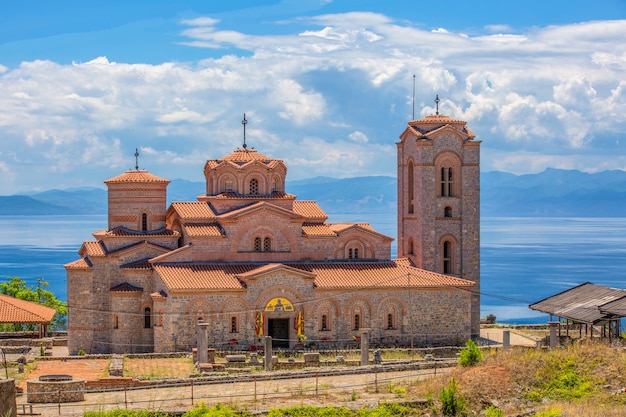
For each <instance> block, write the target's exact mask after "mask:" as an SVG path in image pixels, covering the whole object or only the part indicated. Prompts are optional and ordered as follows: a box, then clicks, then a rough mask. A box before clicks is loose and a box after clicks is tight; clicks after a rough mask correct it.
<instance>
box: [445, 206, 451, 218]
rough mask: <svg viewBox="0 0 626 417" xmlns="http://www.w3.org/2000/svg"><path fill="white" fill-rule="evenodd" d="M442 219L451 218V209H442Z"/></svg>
mask: <svg viewBox="0 0 626 417" xmlns="http://www.w3.org/2000/svg"><path fill="white" fill-rule="evenodd" d="M443 217H452V207H446V208H445V209H443Z"/></svg>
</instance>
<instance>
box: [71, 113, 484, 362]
mask: <svg viewBox="0 0 626 417" xmlns="http://www.w3.org/2000/svg"><path fill="white" fill-rule="evenodd" d="M437 113H438V112H437ZM244 122H245V118H244ZM474 138H475V136H474V134H473V133H472V132H471V131H469V130H468V129H467V127H466V124H465V122H463V121H460V120H454V119H451V118H449V117H446V116H441V115H439V114H436V115H433V116H427V117H425V118H422V119H420V120H413V121H411V122H409V123H408V126H407V127H406V129H405V130H404V132H403V133H402V134H401V135H400V141H399V142H398V143H397V148H398V161H397V164H398V255H399V258H398V259H391V255H390V254H391V244H392V241H393V239H392V238H391V237H389V236H386V235H384V234H382V233H379V232H377V231H376V230H374V228H373V227H371V226H370V225H369V224H367V223H332V222H328V216H327V214H326V213H325V212H324V210H323V209H322V207H320V206H319V205H318V204H317V203H316V202H315V201H300V200H297V198H296V196H295V195H293V194H289V193H288V190H286V189H285V179H286V176H287V167H286V166H285V163H284V162H283V161H282V160H279V159H274V158H271V157H268V156H266V155H263V154H262V153H261V152H259V151H257V150H255V149H252V148H249V147H247V146H246V143H245V124H244V145H243V146H242V147H241V148H238V149H236V150H235V151H233V152H232V153H230V154H228V155H225V156H223V157H221V158H219V159H209V160H208V161H207V162H206V164H205V166H204V177H205V179H206V187H205V189H204V190H199V192H201V194H200V195H199V196H198V197H197V201H191V202H173V203H172V204H171V205H170V206H169V207H167V205H166V193H167V186H168V184H169V180H167V179H164V178H161V177H158V176H156V175H154V174H152V173H150V172H148V171H146V170H142V169H139V168H138V167H136V169H134V170H129V171H126V172H124V173H122V174H120V175H118V176H116V177H114V178H110V179H108V180H106V181H104V183H105V184H106V186H107V188H108V225H107V227H106V228H105V229H103V230H101V231H97V232H95V233H93V237H94V240H92V241H87V242H84V243H83V245H82V247H81V248H80V250H79V255H80V259H78V260H76V261H74V262H71V263H68V264H66V265H65V268H66V270H67V286H68V291H67V293H68V348H69V352H70V353H71V354H76V353H78V352H79V351H81V350H82V351H84V352H87V353H125V352H168V351H180V350H189V349H191V348H192V347H194V346H195V343H196V339H197V336H196V329H197V324H198V322H199V320H202V321H203V322H204V323H208V326H209V345H210V346H212V347H216V348H222V347H225V346H227V345H230V346H231V347H233V346H235V347H236V348H239V349H254V347H255V346H257V345H260V344H261V342H260V341H261V337H263V336H272V340H273V344H274V346H275V347H277V348H292V347H295V346H296V345H298V346H299V343H303V342H304V343H305V344H312V343H315V344H316V345H317V346H318V347H320V348H321V347H323V346H328V347H339V346H346V345H349V344H350V343H354V341H355V340H358V338H359V337H361V336H362V334H364V333H363V331H364V329H367V331H368V333H367V334H368V337H369V338H370V342H371V343H377V344H380V345H385V344H389V345H392V344H393V345H398V344H400V345H406V346H413V345H414V346H432V345H443V344H454V345H456V344H461V343H464V342H465V341H466V340H467V339H469V338H470V337H472V336H474V335H476V334H477V333H478V331H479V327H478V325H479V314H480V312H479V295H478V294H479V292H478V288H479V277H480V275H479V274H480V273H479V196H480V194H479V191H480V188H479V145H480V142H479V141H476V140H474Z"/></svg>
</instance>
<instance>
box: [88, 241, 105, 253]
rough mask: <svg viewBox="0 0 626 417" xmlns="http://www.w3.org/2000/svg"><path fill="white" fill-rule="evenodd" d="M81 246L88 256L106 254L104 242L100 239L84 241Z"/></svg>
mask: <svg viewBox="0 0 626 417" xmlns="http://www.w3.org/2000/svg"><path fill="white" fill-rule="evenodd" d="M83 247H84V248H85V250H86V251H87V254H88V255H89V256H105V255H106V254H107V251H106V248H105V247H104V244H103V243H102V242H100V241H87V242H84V243H83Z"/></svg>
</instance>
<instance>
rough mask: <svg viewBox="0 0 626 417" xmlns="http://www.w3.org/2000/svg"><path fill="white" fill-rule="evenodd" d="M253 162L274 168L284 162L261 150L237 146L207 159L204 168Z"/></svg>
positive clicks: (238, 165) (240, 165) (242, 164)
mask: <svg viewBox="0 0 626 417" xmlns="http://www.w3.org/2000/svg"><path fill="white" fill-rule="evenodd" d="M254 163H261V164H265V165H267V166H268V167H270V168H274V167H276V166H278V165H284V162H283V161H282V160H281V159H274V158H270V157H269V156H266V155H263V154H262V153H261V152H258V151H256V150H255V149H249V148H237V149H235V150H234V151H233V152H231V153H229V154H228V155H226V156H223V157H222V158H220V159H209V160H208V161H207V162H206V166H205V169H206V168H209V169H215V168H217V167H220V166H224V165H235V166H237V167H243V166H244V165H248V164H254Z"/></svg>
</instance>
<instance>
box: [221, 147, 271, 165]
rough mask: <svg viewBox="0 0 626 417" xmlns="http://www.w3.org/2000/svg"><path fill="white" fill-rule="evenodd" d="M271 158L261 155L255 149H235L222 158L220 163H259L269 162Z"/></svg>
mask: <svg viewBox="0 0 626 417" xmlns="http://www.w3.org/2000/svg"><path fill="white" fill-rule="evenodd" d="M271 160H272V158H270V157H268V156H265V155H263V154H262V153H261V152H259V151H257V150H255V149H248V148H237V149H235V150H234V151H233V152H231V153H229V154H228V155H226V156H224V157H222V158H221V159H220V161H233V162H250V161H261V162H269V161H271Z"/></svg>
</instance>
